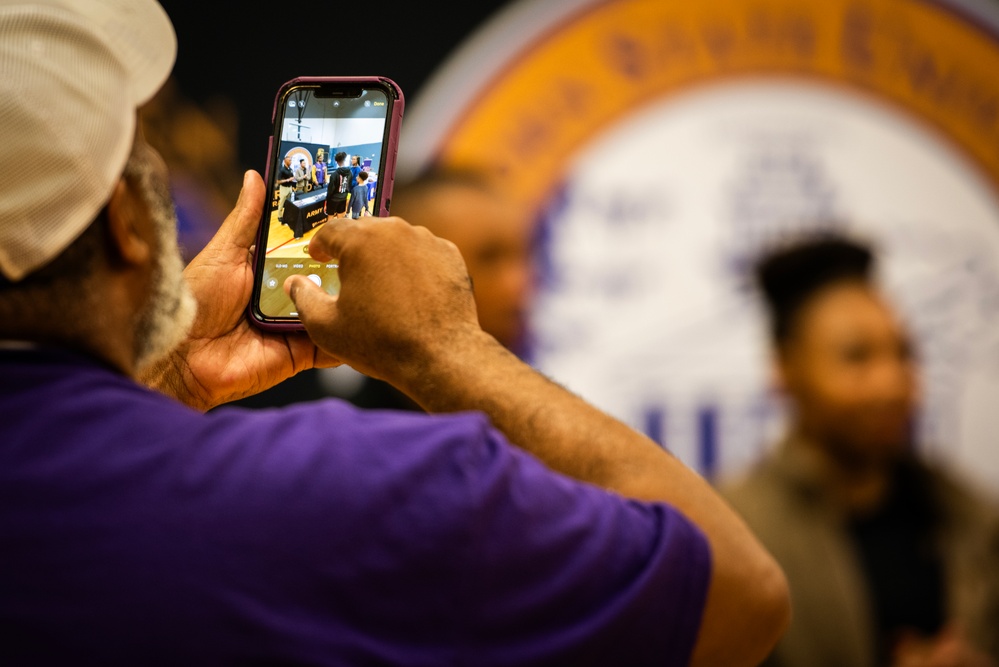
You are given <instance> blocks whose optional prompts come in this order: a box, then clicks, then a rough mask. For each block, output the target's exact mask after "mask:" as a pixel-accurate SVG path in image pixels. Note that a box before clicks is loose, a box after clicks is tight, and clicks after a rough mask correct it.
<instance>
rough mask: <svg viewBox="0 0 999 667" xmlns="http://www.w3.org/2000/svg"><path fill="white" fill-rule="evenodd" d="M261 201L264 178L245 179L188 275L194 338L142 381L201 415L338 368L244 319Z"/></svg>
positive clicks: (295, 339)
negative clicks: (297, 377)
mask: <svg viewBox="0 0 999 667" xmlns="http://www.w3.org/2000/svg"><path fill="white" fill-rule="evenodd" d="M264 194H265V193H264V183H263V180H262V179H261V178H260V175H259V174H257V173H256V172H254V171H248V172H246V174H245V175H244V177H243V189H242V191H241V192H240V195H239V200H238V201H237V202H236V207H235V208H234V209H233V211H232V213H230V214H229V216H228V217H227V218H226V219H225V221H224V222H223V223H222V226H221V227H220V228H219V231H218V233H216V234H215V237H214V238H212V240H211V241H210V242H209V243H208V245H207V246H205V249H204V250H202V251H201V252H200V253H199V254H198V256H197V257H195V258H194V259H193V260H192V261H191V263H190V264H189V265H188V266H187V268H186V269H185V270H184V278H185V279H186V280H187V282H188V284H189V285H190V287H191V290H192V291H193V292H194V296H195V298H196V299H197V301H198V315H197V318H196V319H195V322H194V326H193V327H192V328H191V333H190V335H189V336H188V338H187V340H186V341H185V342H184V343H183V344H181V345H180V347H178V348H177V349H176V350H174V351H173V352H172V353H171V354H170V355H169V356H168V357H167V358H165V359H163V360H162V361H160V362H158V363H156V364H153V366H152V367H151V368H149V369H147V370H146V371H144V372H143V373H142V377H140V378H139V379H140V381H142V382H144V383H145V384H147V385H149V386H151V387H154V388H156V389H159V390H160V391H162V392H163V393H165V394H169V395H172V396H174V397H176V398H178V399H180V400H181V401H183V402H184V403H187V404H188V405H190V406H192V407H195V408H198V409H200V410H207V409H209V408H212V407H214V406H216V405H219V404H221V403H227V402H229V401H234V400H237V399H239V398H243V397H245V396H250V395H252V394H256V393H259V392H261V391H263V390H264V389H268V388H270V387H273V386H274V385H276V384H278V383H279V382H281V381H282V380H285V379H287V378H289V377H291V376H292V375H294V374H295V373H298V372H299V371H303V370H306V369H309V368H328V367H332V366H336V365H337V364H338V363H339V362H338V361H337V360H336V359H334V358H333V357H331V356H329V355H327V354H324V353H322V352H321V351H319V350H318V349H317V348H316V346H315V345H314V344H313V343H312V341H311V340H309V338H308V336H306V335H305V334H304V333H287V334H271V333H266V332H264V331H261V330H260V329H257V328H256V327H254V326H253V325H252V324H250V322H249V321H248V320H247V319H246V305H247V303H248V302H249V300H250V293H251V291H252V290H253V266H252V245H253V242H254V240H255V238H256V234H257V225H258V224H259V222H260V216H261V214H262V213H263V205H264Z"/></svg>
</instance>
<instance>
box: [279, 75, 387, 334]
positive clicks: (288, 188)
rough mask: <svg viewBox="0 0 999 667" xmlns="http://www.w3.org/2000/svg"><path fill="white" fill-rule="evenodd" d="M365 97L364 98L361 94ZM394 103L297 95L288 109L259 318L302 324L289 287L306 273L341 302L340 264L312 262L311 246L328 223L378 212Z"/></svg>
mask: <svg viewBox="0 0 999 667" xmlns="http://www.w3.org/2000/svg"><path fill="white" fill-rule="evenodd" d="M356 93H359V94H356ZM387 110H388V101H387V97H386V95H385V93H384V92H382V91H380V90H370V89H366V90H363V91H362V90H358V91H355V94H353V95H350V96H343V97H337V96H330V97H326V96H324V95H323V93H322V92H320V93H319V94H318V95H317V94H316V92H315V90H314V89H298V90H294V91H292V92H291V93H290V94H289V95H288V96H287V97H286V99H285V101H284V103H283V105H282V107H281V109H280V110H279V111H280V112H281V113H282V122H281V123H280V125H279V127H280V140H279V141H278V142H277V144H276V148H277V150H276V151H275V159H276V162H275V164H272V165H271V174H272V176H271V186H272V187H273V192H272V197H271V202H270V216H269V221H265V224H268V222H269V225H268V227H267V235H266V243H265V248H266V250H265V252H266V254H265V256H264V261H263V270H262V275H261V282H260V311H261V312H262V313H263V314H264V315H265V316H267V317H297V315H298V313H297V312H295V305H294V304H293V303H292V302H291V299H289V298H288V296H287V295H286V294H285V293H284V288H283V285H284V281H285V279H286V278H287V277H288V276H290V275H291V274H293V273H295V274H301V275H305V276H307V277H308V278H309V279H310V280H312V281H313V282H315V283H316V284H317V285H319V286H320V287H322V288H323V289H325V290H326V292H327V293H329V294H332V295H335V294H337V293H338V291H339V289H340V281H339V278H338V276H337V265H336V263H335V262H317V261H315V260H313V259H312V258H311V257H309V253H308V250H307V249H308V245H309V239H311V238H312V237H313V236H314V235H315V233H316V232H317V231H318V230H319V228H320V227H322V226H323V225H324V224H326V222H327V221H328V220H331V219H333V218H344V217H353V218H356V217H361V216H364V215H372V214H373V213H374V200H375V193H376V190H377V187H378V172H379V168H380V166H381V165H380V160H381V155H382V141H383V137H384V133H385V123H386V115H387Z"/></svg>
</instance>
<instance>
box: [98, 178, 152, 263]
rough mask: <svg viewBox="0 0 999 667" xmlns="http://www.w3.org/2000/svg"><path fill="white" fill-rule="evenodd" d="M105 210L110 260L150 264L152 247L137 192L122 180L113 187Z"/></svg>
mask: <svg viewBox="0 0 999 667" xmlns="http://www.w3.org/2000/svg"><path fill="white" fill-rule="evenodd" d="M106 210H107V220H108V232H109V233H108V236H109V241H110V244H111V250H112V252H113V253H114V254H113V257H115V258H116V259H118V260H119V261H121V262H122V263H124V264H131V265H138V264H146V263H147V262H149V260H150V257H151V256H152V254H153V248H152V246H151V245H150V238H151V237H150V229H149V227H150V223H149V219H148V215H147V212H146V210H145V206H144V204H143V203H142V202H141V201H140V200H139V197H138V195H137V193H136V192H134V189H133V188H132V187H130V186H129V184H128V182H127V181H126V180H125V179H124V178H121V179H120V180H119V181H118V183H117V185H115V188H114V192H112V194H111V199H109V200H108V205H107V209H106Z"/></svg>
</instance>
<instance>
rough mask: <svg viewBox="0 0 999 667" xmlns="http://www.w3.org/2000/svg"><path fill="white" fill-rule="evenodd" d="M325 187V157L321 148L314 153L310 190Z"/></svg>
mask: <svg viewBox="0 0 999 667" xmlns="http://www.w3.org/2000/svg"><path fill="white" fill-rule="evenodd" d="M325 187H326V156H325V151H323V149H322V148H320V149H319V150H317V151H316V159H315V160H314V161H313V163H312V189H313V190H319V189H322V188H325Z"/></svg>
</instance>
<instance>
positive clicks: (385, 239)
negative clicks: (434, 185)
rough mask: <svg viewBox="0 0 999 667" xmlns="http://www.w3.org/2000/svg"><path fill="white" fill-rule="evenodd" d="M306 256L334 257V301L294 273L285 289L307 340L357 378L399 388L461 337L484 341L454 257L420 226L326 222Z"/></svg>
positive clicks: (450, 349)
mask: <svg viewBox="0 0 999 667" xmlns="http://www.w3.org/2000/svg"><path fill="white" fill-rule="evenodd" d="M309 254H310V255H311V256H312V257H313V258H314V259H317V260H319V261H329V260H330V259H333V258H336V259H337V261H338V264H339V273H340V284H341V288H340V294H339V296H338V297H331V296H329V295H327V294H326V293H325V292H324V291H323V290H322V289H320V288H319V287H318V286H316V285H315V284H314V283H313V282H312V281H310V280H308V279H306V278H304V277H302V276H292V277H290V278H288V280H287V281H285V284H284V287H285V290H286V291H288V294H289V295H290V296H291V298H292V300H293V301H294V302H295V305H296V309H297V310H298V312H299V316H300V317H301V318H302V322H303V324H305V326H306V328H307V329H308V331H309V335H310V336H311V337H312V339H313V340H314V341H315V342H316V343H317V344H318V345H319V346H320V347H321V348H322V349H324V350H326V351H327V352H328V353H330V354H331V355H335V357H336V358H337V359H340V360H342V361H343V362H344V363H348V364H350V365H351V366H352V367H353V368H355V369H357V370H358V371H360V372H362V373H365V374H367V375H370V376H372V377H376V378H380V379H384V380H387V381H388V382H390V383H392V384H395V385H396V386H405V385H408V384H409V383H410V382H411V380H413V379H417V378H419V377H421V376H422V375H423V372H424V371H425V370H426V366H427V365H428V364H435V363H436V361H437V360H438V359H439V358H440V357H441V356H442V355H443V356H446V355H448V354H449V353H450V352H453V351H454V350H455V349H456V346H458V345H460V344H461V342H462V341H463V340H471V338H479V337H485V334H483V333H482V331H481V329H480V328H479V325H478V318H477V315H476V310H475V300H474V298H473V296H472V290H471V282H470V280H469V278H468V271H467V269H466V268H465V263H464V261H463V260H462V258H461V254H460V253H459V252H458V249H457V248H456V247H455V246H454V244H453V243H451V242H450V241H446V240H444V239H441V238H438V237H436V236H434V235H433V234H431V233H430V232H429V231H428V230H427V229H426V228H424V227H414V226H412V225H410V224H409V223H407V222H406V221H404V220H401V219H399V218H374V217H372V218H366V219H351V218H343V219H339V218H336V219H330V221H329V222H327V223H326V224H325V225H324V226H323V228H322V229H320V230H319V231H318V232H317V233H316V235H315V236H314V237H313V238H312V241H311V242H310V244H309ZM487 338H488V337H487Z"/></svg>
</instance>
